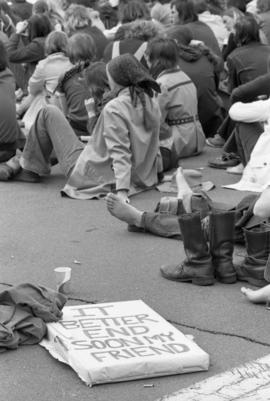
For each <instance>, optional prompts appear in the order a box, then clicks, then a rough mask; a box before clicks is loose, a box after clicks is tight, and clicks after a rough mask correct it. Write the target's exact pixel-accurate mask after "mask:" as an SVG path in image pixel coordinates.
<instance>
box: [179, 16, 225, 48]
mask: <svg viewBox="0 0 270 401" xmlns="http://www.w3.org/2000/svg"><path fill="white" fill-rule="evenodd" d="M186 26H187V27H188V28H189V29H190V30H191V33H192V37H193V40H199V41H201V42H203V43H204V44H205V46H207V47H209V48H210V49H211V50H212V51H213V52H214V53H215V54H216V55H217V56H221V51H220V48H219V45H218V41H217V39H216V37H215V35H214V32H213V31H212V29H211V28H209V26H208V25H206V24H205V23H204V22H202V21H194V22H189V23H187V24H186Z"/></svg>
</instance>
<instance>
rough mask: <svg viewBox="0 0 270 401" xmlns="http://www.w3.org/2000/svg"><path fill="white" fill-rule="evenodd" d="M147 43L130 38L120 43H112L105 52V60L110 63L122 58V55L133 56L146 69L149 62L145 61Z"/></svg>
mask: <svg viewBox="0 0 270 401" xmlns="http://www.w3.org/2000/svg"><path fill="white" fill-rule="evenodd" d="M146 48H147V43H146V42H143V41H142V40H139V39H136V38H128V39H124V40H120V41H114V42H110V43H109V44H108V45H107V46H106V48H105V51H104V55H103V60H104V62H105V63H108V62H109V61H110V60H111V59H112V58H114V57H117V56H120V54H125V53H129V54H133V55H134V56H135V57H136V58H137V60H139V61H140V62H141V63H142V64H143V65H144V66H145V67H147V62H146V59H145V50H146Z"/></svg>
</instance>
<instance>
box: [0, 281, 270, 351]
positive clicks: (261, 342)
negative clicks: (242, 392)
mask: <svg viewBox="0 0 270 401" xmlns="http://www.w3.org/2000/svg"><path fill="white" fill-rule="evenodd" d="M0 285H5V286H7V287H13V284H10V283H1V282H0ZM68 300H69V301H77V302H83V303H85V304H97V303H99V302H100V301H98V300H94V301H93V300H90V299H86V298H77V297H68ZM166 320H167V322H169V323H171V324H173V325H175V326H181V327H186V328H188V329H193V330H197V331H200V332H202V333H209V334H213V335H218V336H227V337H233V338H239V339H241V340H245V341H248V342H250V343H253V344H258V345H263V346H264V347H270V343H266V342H263V341H258V340H255V339H254V338H251V337H248V336H242V335H240V334H234V333H227V332H223V331H218V330H209V329H203V328H201V327H197V326H192V325H189V324H185V323H181V322H176V321H174V320H170V319H166Z"/></svg>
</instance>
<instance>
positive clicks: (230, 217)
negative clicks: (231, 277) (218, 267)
mask: <svg viewBox="0 0 270 401" xmlns="http://www.w3.org/2000/svg"><path fill="white" fill-rule="evenodd" d="M234 224H235V213H234V212H233V211H226V212H218V213H215V212H212V213H210V218H209V242H210V251H211V255H212V258H213V261H214V262H215V261H217V262H219V263H220V261H222V260H224V261H226V260H228V259H230V260H231V259H232V255H233V248H234Z"/></svg>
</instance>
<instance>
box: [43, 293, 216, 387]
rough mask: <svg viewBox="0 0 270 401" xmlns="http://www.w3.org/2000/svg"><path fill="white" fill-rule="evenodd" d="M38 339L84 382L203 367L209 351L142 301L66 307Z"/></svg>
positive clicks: (192, 369) (118, 379)
mask: <svg viewBox="0 0 270 401" xmlns="http://www.w3.org/2000/svg"><path fill="white" fill-rule="evenodd" d="M47 328H48V338H47V339H46V340H43V341H42V342H41V343H40V344H41V345H42V346H43V347H45V348H46V349H47V350H48V351H49V352H50V353H51V354H52V355H53V356H54V357H55V358H56V359H58V360H60V361H62V362H65V363H67V364H69V365H70V366H71V367H72V368H73V369H74V370H75V371H76V372H77V374H78V375H79V377H80V378H81V379H82V380H83V381H84V382H85V383H87V384H88V385H90V386H92V385H93V384H98V383H108V382H115V381H124V380H134V379H139V378H145V377H154V376H165V375H171V374H177V373H187V372H195V371H201V370H207V369H208V367H209V356H208V354H207V353H205V352H204V351H203V350H202V349H201V348H199V347H198V346H197V345H196V344H195V343H194V342H193V341H192V340H190V339H188V338H187V337H185V335H184V334H182V333H181V332H180V331H178V330H177V329H175V328H174V327H173V326H172V325H171V324H169V323H168V322H167V321H166V320H165V319H163V318H162V317H161V316H160V315H158V314H157V313H156V312H154V311H153V310H152V309H151V308H149V307H148V306H147V305H146V304H145V303H144V302H142V301H140V300H137V301H127V302H116V303H103V304H95V305H94V304H87V305H79V306H68V307H65V308H64V309H63V317H62V320H60V321H59V322H57V323H49V324H48V325H47Z"/></svg>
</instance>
